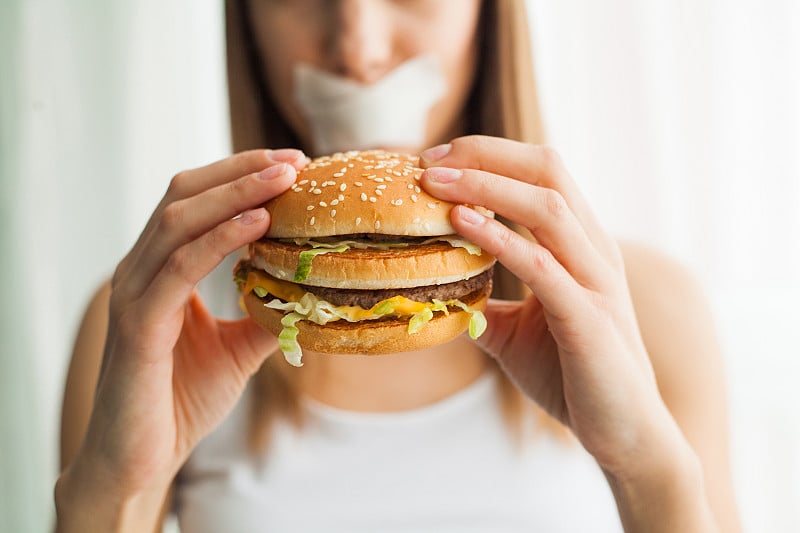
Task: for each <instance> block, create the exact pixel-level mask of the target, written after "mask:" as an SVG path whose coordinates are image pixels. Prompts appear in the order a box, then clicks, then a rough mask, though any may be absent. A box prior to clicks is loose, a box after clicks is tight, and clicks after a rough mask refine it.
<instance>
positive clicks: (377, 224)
mask: <svg viewBox="0 0 800 533" xmlns="http://www.w3.org/2000/svg"><path fill="white" fill-rule="evenodd" d="M375 229H381V221H380V220H376V221H375Z"/></svg>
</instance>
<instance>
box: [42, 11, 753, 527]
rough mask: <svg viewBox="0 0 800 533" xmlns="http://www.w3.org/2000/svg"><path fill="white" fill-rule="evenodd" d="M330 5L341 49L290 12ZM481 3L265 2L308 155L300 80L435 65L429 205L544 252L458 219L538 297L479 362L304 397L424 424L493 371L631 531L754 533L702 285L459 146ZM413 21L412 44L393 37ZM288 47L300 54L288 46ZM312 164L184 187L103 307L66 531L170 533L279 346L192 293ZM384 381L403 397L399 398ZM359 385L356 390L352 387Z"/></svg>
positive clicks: (496, 331) (349, 374)
mask: <svg viewBox="0 0 800 533" xmlns="http://www.w3.org/2000/svg"><path fill="white" fill-rule="evenodd" d="M310 4H314V5H310ZM323 4H325V5H326V6H327V5H334V4H335V6H336V10H335V12H328V13H327V15H326V16H327V17H330V16H331V15H335V16H337V17H339V20H340V21H341V24H339V25H337V26H336V27H337V29H338V31H337V32H335V33H334V32H332V30H327V29H326V28H328V27H329V26H328V24H327V23H326V22H325V21H326V20H330V18H325V17H319V18H314V17H312V18H311V19H310V20H308V21H307V25H306V26H301V27H298V25H297V24H293V21H294V20H297V18H296V17H294V18H293V17H292V16H291V15H292V13H293V10H295V9H300V8H305V9H310V8H312V7H316V8H318V9H323ZM455 4H457V5H458V9H456V8H455V7H454V6H455ZM478 4H479V2H477V1H475V2H464V1H462V0H436V1H432V0H415V1H410V2H406V3H403V2H388V1H375V0H372V1H358V0H352V1H351V0H344V1H341V2H330V3H328V2H321V1H320V2H314V1H313V0H301V1H298V2H280V1H266V0H265V1H259V2H254V3H253V9H254V11H253V15H254V17H255V22H256V28H257V31H258V35H261V36H263V37H262V39H261V40H260V46H261V47H262V51H263V52H264V56H265V68H267V70H268V74H269V76H270V79H271V80H272V86H271V90H272V91H273V96H274V97H275V99H276V101H277V102H278V104H279V106H280V107H281V108H282V109H283V110H284V112H285V114H286V116H287V119H288V120H289V122H290V124H291V125H292V126H293V127H295V128H296V129H297V131H298V132H300V133H301V138H307V136H304V132H306V131H307V128H306V126H305V124H303V121H302V118H301V117H300V116H299V114H298V113H297V110H296V109H295V108H294V106H293V104H292V103H291V86H290V79H291V76H290V74H291V68H290V67H291V65H292V64H293V62H295V61H299V60H303V61H307V62H311V63H313V64H316V65H329V66H330V68H331V69H332V70H334V71H335V72H338V73H340V74H343V75H346V76H349V77H352V78H353V79H356V80H359V81H362V82H370V81H374V80H376V79H379V78H380V77H381V76H382V75H383V74H385V73H386V72H388V71H389V70H391V68H393V67H395V66H396V65H397V64H399V63H400V62H402V61H404V60H405V59H408V58H410V57H413V56H414V55H417V54H419V53H422V52H433V53H437V54H439V57H440V59H441V60H442V62H443V65H444V67H445V70H446V77H447V79H448V81H449V85H450V87H451V89H450V92H449V93H448V95H447V97H446V98H445V99H444V100H443V102H441V103H440V104H437V107H436V108H435V109H434V110H433V112H432V114H431V116H430V123H429V128H428V145H429V146H430V145H435V144H438V143H443V142H444V143H445V144H441V145H438V146H436V147H434V148H433V149H430V150H428V151H425V152H423V154H422V164H423V166H425V167H427V168H428V170H427V171H426V172H425V173H424V175H423V178H422V184H423V186H424V187H425V188H426V189H427V190H428V191H429V192H430V193H431V194H433V195H435V196H437V197H440V198H442V199H445V200H450V201H454V202H457V203H468V204H480V205H485V206H486V207H488V208H490V209H492V210H493V211H495V212H497V213H499V214H502V215H504V216H506V217H508V218H509V219H511V220H515V221H517V222H519V223H520V224H522V225H523V226H524V227H526V228H528V229H529V230H530V231H531V233H532V234H533V236H534V237H535V240H526V239H524V238H523V237H521V236H520V235H517V234H515V233H513V232H511V231H510V230H509V229H507V228H506V227H505V226H502V225H501V224H499V223H497V222H495V221H494V220H490V219H486V218H484V217H482V216H481V215H479V214H478V213H476V212H475V211H473V210H470V209H468V208H466V207H457V208H455V209H454V210H453V212H452V222H453V225H454V227H455V228H456V229H457V230H458V231H459V233H461V234H463V235H464V236H465V237H467V238H468V239H470V240H472V241H473V242H475V243H476V244H478V245H480V246H481V247H482V248H484V249H486V250H488V251H489V252H490V253H493V254H495V255H496V256H497V257H498V259H499V260H500V261H501V262H502V263H503V264H504V265H506V266H507V267H508V268H509V269H510V270H511V271H512V272H514V273H515V274H516V275H517V276H518V277H520V279H522V280H523V281H524V282H525V283H526V284H527V285H528V286H529V287H530V288H531V290H532V293H533V295H535V296H531V297H530V298H529V299H528V300H527V301H525V302H521V303H507V302H497V301H493V302H491V303H490V305H489V308H488V309H487V312H486V314H487V318H488V322H489V328H488V330H487V332H486V334H485V335H484V336H483V337H482V338H481V339H480V344H479V345H475V344H472V343H470V342H469V341H467V340H465V339H459V340H457V341H455V344H450V345H445V346H442V347H438V348H434V349H431V350H428V351H427V352H426V353H422V352H416V353H410V354H398V355H394V356H384V357H380V358H353V357H321V356H318V357H315V356H314V354H307V355H306V357H305V362H306V366H305V367H304V369H303V372H302V374H300V378H299V386H300V388H301V390H302V391H303V392H304V393H305V394H309V395H312V396H314V397H315V398H316V399H318V400H320V401H323V402H325V403H328V404H331V405H334V406H337V407H343V408H347V409H355V410H366V409H374V410H395V409H409V408H413V407H417V406H419V405H424V404H427V403H431V402H433V401H436V400H438V399H441V398H443V397H445V396H447V395H449V394H452V393H453V392H455V391H456V390H459V389H461V388H463V387H464V386H466V385H467V384H469V383H471V382H472V381H473V380H474V379H475V378H476V377H477V376H478V375H480V373H481V372H482V371H483V368H484V365H485V358H484V357H485V356H484V355H483V354H482V351H481V350H485V351H486V352H487V353H489V354H490V355H491V356H492V357H495V358H497V359H498V361H499V362H500V364H501V366H502V368H503V369H504V370H505V371H506V372H507V373H508V374H509V376H510V377H511V379H512V380H513V382H514V383H515V384H516V385H517V386H518V387H519V388H520V389H521V390H522V391H523V392H524V393H525V394H526V395H528V396H529V397H531V398H532V399H534V400H535V401H537V402H538V403H539V404H540V405H542V406H543V407H544V408H545V409H546V410H547V411H548V412H549V413H550V414H552V415H553V416H555V417H556V418H558V419H559V420H561V421H562V422H563V423H565V424H566V425H568V426H569V427H570V428H571V429H572V431H573V432H574V433H575V435H576V436H577V438H578V439H579V440H580V442H581V443H582V444H583V446H584V447H585V448H586V449H587V450H588V451H589V453H591V454H592V455H593V456H594V457H595V458H596V460H597V461H598V463H599V464H600V466H601V467H602V468H603V470H604V472H605V473H606V476H607V479H608V481H609V484H610V486H611V488H612V491H613V492H614V495H615V497H616V500H617V505H618V507H619V511H620V515H621V517H622V519H623V523H624V525H625V528H626V530H628V531H648V532H650V531H715V530H717V529H719V530H724V531H737V530H738V529H739V528H738V523H737V519H736V512H735V505H734V501H733V496H732V494H731V488H730V486H731V484H730V477H729V466H728V457H727V453H728V452H727V443H726V439H727V434H726V433H727V426H726V423H725V419H726V411H725V391H724V388H723V386H722V385H721V380H720V377H721V363H720V355H719V350H718V347H717V344H716V341H715V339H714V337H713V328H712V321H711V319H710V316H709V314H708V312H707V306H706V305H705V303H704V301H703V299H702V296H701V295H700V291H699V290H698V288H697V286H696V285H695V284H694V283H693V281H692V280H691V278H690V277H689V276H687V275H686V273H685V272H684V270H683V269H682V268H681V267H680V266H678V265H676V264H674V263H673V262H671V261H669V260H668V259H666V258H664V257H662V256H660V255H658V254H655V253H654V252H651V251H649V250H646V249H642V248H637V247H633V246H630V245H620V244H618V243H617V242H615V241H614V239H612V238H611V237H610V236H609V235H608V234H607V233H606V232H605V231H604V230H603V228H602V226H601V225H600V224H599V223H598V221H597V220H596V219H595V217H594V216H593V215H592V213H591V210H590V208H589V206H588V204H587V202H586V200H585V199H584V198H583V197H582V195H581V194H580V191H578V189H577V187H576V186H575V183H574V182H573V180H572V178H571V177H570V176H569V174H568V173H567V172H566V170H565V168H564V165H563V164H562V162H561V161H560V159H559V157H558V155H557V154H556V152H555V151H553V150H552V149H551V148H548V147H543V146H531V145H525V144H520V143H516V142H512V141H508V140H503V139H496V138H488V137H459V138H455V139H453V140H452V141H450V142H447V141H448V140H449V139H450V137H451V136H452V132H454V131H458V125H459V120H458V115H459V111H460V109H461V106H462V105H463V101H464V98H465V95H466V94H467V92H468V87H469V85H470V83H471V81H472V77H473V75H474V63H475V50H474V44H473V42H474V40H473V36H474V35H473V33H474V18H473V17H472V16H471V15H470V14H476V13H477V7H478ZM376 6H377V7H376ZM324 9H330V8H329V7H325V8H324ZM309 12H312V11H306V13H309ZM464 13H466V14H464ZM456 15H457V16H458V17H463V18H459V19H454V18H453V17H454V16H456ZM403 17H405V18H403ZM409 17H411V18H409ZM413 17H417V18H418V19H419V21H418V22H417V24H418V25H419V26H418V29H419V34H418V35H412V36H411V37H409V36H408V35H406V34H405V33H404V32H402V31H399V29H398V28H400V27H415V26H413V25H409V24H408V22H409V20H411V21H412V22H413V21H414V19H413ZM441 17H445V18H444V19H443V18H441ZM397 20H402V21H403V26H400V25H399V24H398V26H397V27H394V26H392V24H391V21H397ZM455 20H459V21H460V22H459V24H461V26H458V25H457V24H456V23H455V22H454V21H455ZM425 21H428V22H425ZM427 24H431V25H433V26H430V27H429V26H427ZM370 28H380V29H381V31H377V32H375V31H368V30H369V29H370ZM431 28H435V29H436V30H437V31H432V30H431ZM453 28H460V29H461V34H458V32H455V33H456V34H454V33H453V32H454V31H455V30H454V29H453ZM439 30H440V31H439ZM281 32H283V33H281ZM303 32H305V35H304V34H303ZM298 36H300V37H306V38H307V39H305V38H298ZM459 38H460V39H459ZM287 39H288V41H287ZM286 42H292V43H302V44H298V46H296V47H287V46H280V45H283V44H285V43H286ZM454 43H460V46H454ZM276 49H277V50H280V54H276V55H272V54H269V53H268V52H269V51H270V50H276ZM454 49H455V50H454ZM281 54H284V55H281ZM419 148H422V147H419ZM306 161H307V159H306V158H305V156H304V155H303V154H302V153H301V152H300V151H297V150H290V149H284V150H255V151H250V152H245V153H241V154H236V155H234V156H232V157H229V158H227V159H224V160H222V161H219V162H217V163H213V164H211V165H209V166H206V167H202V168H198V169H194V170H189V171H185V172H182V173H179V174H178V175H177V176H175V177H174V178H173V180H172V182H171V184H170V186H169V188H168V190H167V192H166V194H165V196H164V198H163V199H162V201H161V202H160V203H159V205H158V206H157V207H156V209H155V210H154V212H153V215H152V217H151V219H150V221H149V222H148V224H147V226H146V227H145V229H144V231H143V232H142V234H141V236H140V237H139V239H138V241H137V242H136V244H135V245H134V246H133V248H132V249H131V251H130V253H129V254H128V255H127V256H126V257H125V258H124V259H123V260H122V261H121V263H120V264H119V266H118V267H117V269H116V271H115V273H114V277H113V279H112V281H111V283H110V284H109V285H107V286H106V287H104V288H103V289H101V290H100V291H99V292H98V294H97V295H96V296H95V298H94V299H93V301H92V303H91V304H90V306H89V309H88V311H87V314H86V316H85V318H84V321H83V324H82V326H81V330H80V332H79V335H78V338H77V341H76V345H75V350H74V355H73V359H72V363H71V366H70V371H69V375H68V382H67V388H66V392H65V403H64V414H63V430H62V464H63V466H64V470H63V472H62V475H61V477H60V478H59V480H58V483H57V485H56V507H57V514H58V524H57V528H58V530H59V531H94V530H102V531H148V530H157V529H158V528H159V527H160V523H161V520H162V519H163V515H164V509H165V508H166V502H168V500H169V492H170V487H171V485H172V481H173V479H174V476H175V474H176V473H177V472H178V470H179V469H180V467H181V465H182V464H183V463H184V461H185V460H186V458H187V457H188V456H189V454H190V453H191V451H192V450H193V448H194V447H195V446H196V445H197V443H198V442H199V440H200V439H201V438H202V437H203V436H204V435H206V434H208V433H209V432H210V431H212V430H213V429H214V428H215V427H216V426H217V425H218V424H219V423H220V422H221V420H222V419H223V418H224V416H225V415H226V414H227V413H228V412H229V411H230V410H231V409H232V407H233V406H234V404H235V403H236V401H237V400H238V398H239V397H240V395H241V393H242V391H243V389H244V386H245V384H246V382H247V380H248V378H249V377H250V376H251V375H252V374H253V373H254V372H255V371H256V369H257V368H258V367H259V366H260V364H261V363H262V362H263V359H264V357H265V356H266V354H269V353H272V352H273V351H274V349H275V347H276V341H275V339H274V337H272V336H271V335H269V334H267V333H265V332H263V331H262V330H260V329H259V328H258V327H257V326H255V324H254V323H253V322H252V321H251V320H249V319H243V320H239V321H233V322H231V321H222V320H218V319H216V318H215V317H213V316H212V315H211V314H210V313H209V312H208V311H207V310H206V308H205V307H204V306H203V303H202V301H201V299H200V297H199V296H198V295H197V293H196V292H195V290H194V287H195V285H196V284H197V282H198V281H199V280H201V279H202V278H203V277H204V276H206V275H207V274H208V273H209V272H210V271H211V270H213V268H214V267H215V266H216V265H217V264H218V263H219V262H220V261H221V260H222V258H223V257H224V256H225V255H226V254H228V253H231V252H233V251H235V250H236V249H238V248H239V247H241V246H243V245H245V244H246V243H247V242H249V241H251V240H254V239H256V238H258V237H259V236H260V235H262V234H263V233H264V232H265V231H266V229H267V227H268V225H269V223H270V219H269V215H268V214H267V213H266V211H264V210H263V209H260V208H257V207H256V206H258V205H260V204H261V203H263V202H264V201H266V200H268V199H269V198H272V197H274V196H276V195H278V194H280V193H281V192H283V191H285V190H286V189H287V188H288V187H289V185H290V184H291V183H292V182H293V181H294V177H295V175H296V171H297V170H299V169H301V168H302V167H303V166H304V165H305V164H306ZM234 217H235V218H234ZM190 258H191V260H189V259H190ZM422 370H424V372H423V371H422ZM387 372H390V373H391V375H392V376H395V377H396V378H397V379H393V380H389V383H387V382H386V381H385V380H383V379H382V376H385V375H387ZM403 375H408V376H412V375H413V376H414V377H415V379H413V380H403V379H401V378H402V376H403ZM419 376H426V379H418V378H419ZM353 381H356V382H358V383H359V387H357V388H354V387H350V386H348V384H349V383H350V382H353ZM401 382H402V383H403V387H396V388H392V384H397V383H401ZM409 383H413V386H414V387H415V389H414V390H412V391H409V388H408V384H409ZM95 386H96V388H95ZM370 387H371V388H370ZM354 391H358V392H357V393H356V392H354Z"/></svg>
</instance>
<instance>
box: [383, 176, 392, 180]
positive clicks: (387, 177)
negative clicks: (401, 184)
mask: <svg viewBox="0 0 800 533" xmlns="http://www.w3.org/2000/svg"><path fill="white" fill-rule="evenodd" d="M384 179H385V180H386V181H394V180H393V179H392V178H390V177H389V176H386V177H385V178H384Z"/></svg>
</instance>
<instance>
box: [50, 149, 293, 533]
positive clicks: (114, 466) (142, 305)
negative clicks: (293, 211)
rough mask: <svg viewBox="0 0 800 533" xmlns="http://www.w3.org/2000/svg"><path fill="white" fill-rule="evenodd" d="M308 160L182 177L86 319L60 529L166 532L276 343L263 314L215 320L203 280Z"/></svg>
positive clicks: (59, 497) (68, 421)
mask: <svg viewBox="0 0 800 533" xmlns="http://www.w3.org/2000/svg"><path fill="white" fill-rule="evenodd" d="M306 162H307V160H306V158H305V156H303V154H302V153H301V152H299V151H297V150H289V149H284V150H275V151H272V150H252V151H249V152H242V153H240V154H236V155H234V156H231V157H229V158H226V159H223V160H221V161H218V162H216V163H213V164H211V165H208V166H206V167H202V168H198V169H194V170H189V171H185V172H181V173H179V174H178V175H176V176H175V177H174V178H173V180H172V182H171V184H170V187H169V188H168V190H167V192H166V194H165V195H164V197H163V199H162V201H161V202H160V204H159V205H158V206H157V207H156V209H155V210H154V212H153V214H152V216H151V217H150V220H149V221H148V223H147V225H146V226H145V229H144V231H143V232H142V234H141V235H140V236H139V239H138V240H137V242H136V243H135V244H134V246H133V248H132V249H131V251H130V252H129V253H128V255H127V256H125V258H124V259H123V260H122V261H121V262H120V264H119V265H118V266H117V269H116V271H115V272H114V276H113V278H112V280H111V285H110V291H109V290H108V289H105V290H104V291H101V292H100V294H98V296H97V297H96V298H95V300H94V301H93V302H92V305H91V306H90V309H89V312H88V314H87V317H86V319H85V320H84V323H83V325H82V327H81V334H80V335H79V338H78V341H77V343H76V347H75V355H74V357H73V362H72V365H71V369H70V377H69V380H68V381H69V384H68V387H67V392H66V395H65V396H66V397H65V414H64V428H65V429H64V446H63V457H64V467H65V468H64V470H63V471H62V473H61V476H60V477H59V480H58V482H57V483H56V490H55V499H56V519H57V530H58V531H60V532H68V531H81V532H83V531H109V532H111V531H136V532H140V531H152V530H154V529H156V528H157V527H158V525H159V523H160V521H161V518H162V517H163V509H164V505H165V501H167V500H168V499H169V497H168V494H169V490H170V487H171V485H172V482H173V479H174V477H175V475H176V473H177V472H178V470H179V469H180V468H181V466H182V465H183V463H184V461H185V460H186V458H187V457H188V456H189V454H190V453H191V452H192V450H193V449H194V447H195V446H196V444H197V443H198V442H199V441H200V439H202V438H203V437H204V436H205V435H206V434H208V433H209V432H210V431H211V430H212V429H214V427H216V426H217V425H218V424H219V422H220V421H221V420H222V419H223V418H224V417H225V415H227V413H228V412H229V411H230V409H232V407H233V405H234V404H235V402H236V401H237V399H238V398H239V396H240V395H241V393H242V391H243V389H244V387H245V384H246V383H247V380H248V379H249V377H250V376H251V375H252V374H253V373H254V372H255V371H256V370H257V369H258V367H259V366H261V364H262V363H263V361H264V359H265V358H266V357H267V355H268V354H269V353H271V352H272V351H273V349H274V345H275V344H276V340H275V338H274V337H273V336H271V335H269V334H267V333H266V332H264V331H263V330H261V329H260V328H259V327H258V326H257V325H255V323H253V322H252V320H249V319H243V320H238V321H226V320H218V319H216V318H215V317H214V316H213V315H212V314H211V313H210V312H209V311H208V309H206V307H205V305H204V304H203V302H202V300H201V299H200V297H199V295H198V294H197V292H196V291H195V286H196V285H197V283H198V282H199V281H200V280H201V279H203V278H204V277H205V276H206V275H208V274H209V273H210V272H211V271H212V270H213V269H214V268H215V267H216V266H217V265H218V264H219V263H220V262H221V261H222V260H223V258H224V257H225V256H226V255H227V254H229V253H232V252H234V251H235V250H237V249H238V248H240V247H241V246H244V245H245V244H247V243H248V242H251V241H253V240H255V239H256V238H258V237H259V236H261V235H263V234H264V233H265V232H266V231H267V228H268V227H269V222H270V220H269V214H268V213H267V212H266V210H265V209H264V208H263V207H259V206H261V205H262V204H263V203H264V202H266V201H268V200H269V199H271V198H273V197H275V196H277V195H278V194H280V193H282V192H283V191H285V190H286V189H288V187H289V186H290V185H291V183H293V182H294V179H295V177H296V171H297V170H298V169H300V168H302V167H303V166H305V164H306ZM104 323H107V328H105V331H104V328H103V326H104ZM99 353H102V356H99ZM100 360H102V363H100ZM95 384H96V387H95ZM88 413H90V414H88Z"/></svg>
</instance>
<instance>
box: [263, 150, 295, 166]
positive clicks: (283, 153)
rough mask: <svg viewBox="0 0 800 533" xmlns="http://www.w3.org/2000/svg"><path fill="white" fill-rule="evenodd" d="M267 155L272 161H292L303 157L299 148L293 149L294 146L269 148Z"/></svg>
mask: <svg viewBox="0 0 800 533" xmlns="http://www.w3.org/2000/svg"><path fill="white" fill-rule="evenodd" d="M268 155H269V157H270V159H272V160H273V161H282V162H284V163H294V162H295V161H297V160H298V159H300V158H301V157H303V152H301V151H300V150H295V149H294V148H280V149H278V150H271V151H270V152H269V154H268Z"/></svg>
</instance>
